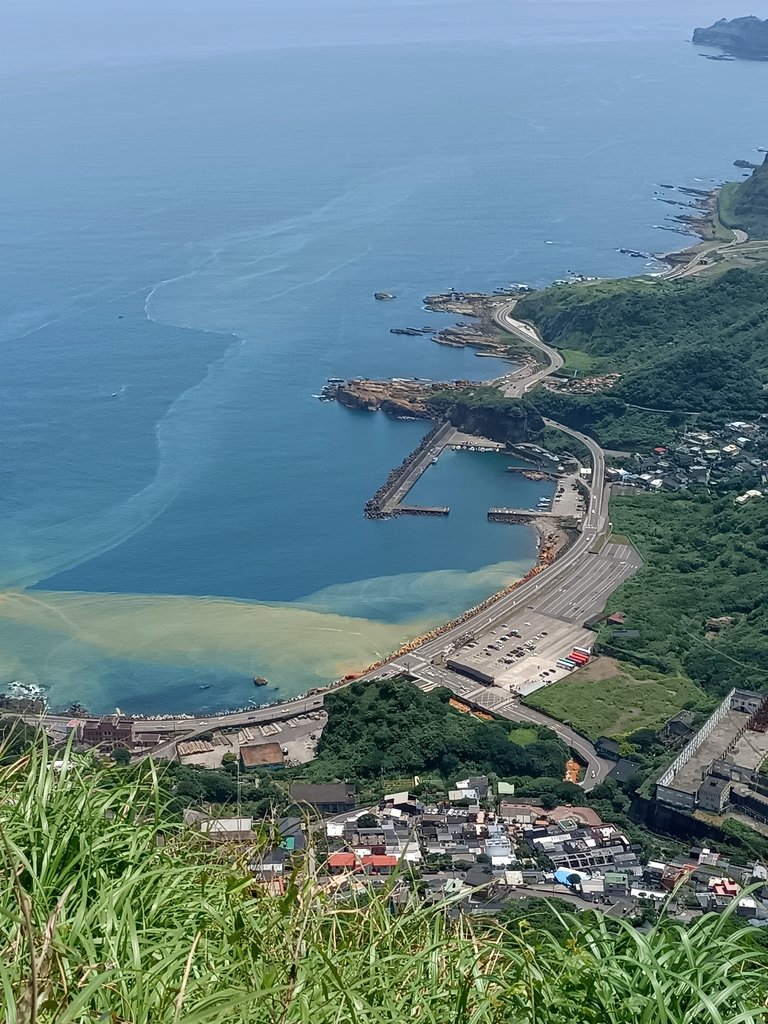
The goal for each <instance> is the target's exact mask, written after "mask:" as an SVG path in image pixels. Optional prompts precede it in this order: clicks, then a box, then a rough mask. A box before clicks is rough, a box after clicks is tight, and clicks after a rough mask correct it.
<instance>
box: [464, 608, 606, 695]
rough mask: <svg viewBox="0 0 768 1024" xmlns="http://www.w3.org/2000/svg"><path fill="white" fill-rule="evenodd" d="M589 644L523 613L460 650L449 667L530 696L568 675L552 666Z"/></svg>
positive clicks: (571, 628) (583, 633)
mask: <svg viewBox="0 0 768 1024" xmlns="http://www.w3.org/2000/svg"><path fill="white" fill-rule="evenodd" d="M594 640H595V634H594V633H592V632H590V631H589V630H587V629H582V628H581V627H580V626H576V625H574V624H572V623H570V622H564V621H563V620H562V619H553V618H550V617H549V616H547V615H542V614H540V613H539V612H535V611H532V610H528V611H526V612H524V613H519V614H517V615H514V616H512V617H510V619H509V621H508V622H503V623H501V624H500V625H499V626H498V627H497V628H496V629H494V630H492V631H491V632H489V633H487V634H484V635H483V637H482V638H478V639H476V640H472V641H470V642H469V643H467V644H465V645H464V646H463V647H462V648H461V649H460V650H459V651H456V652H455V654H454V655H453V656H452V657H451V659H450V660H449V661H448V667H449V668H452V669H453V670H454V671H456V672H459V673H460V674H462V675H466V676H468V677H470V678H474V679H477V680H478V681H479V682H486V683H493V684H495V685H496V686H500V687H502V688H503V689H505V690H509V691H512V692H514V693H519V694H527V693H533V691H534V690H537V689H539V688H540V687H542V686H546V685H547V684H548V683H553V682H555V681H556V680H558V679H562V678H563V677H564V676H566V675H568V669H563V668H557V666H556V664H555V663H556V662H557V661H558V659H560V658H564V657H565V656H566V655H568V654H570V653H571V651H572V650H573V648H574V647H587V648H590V649H591V647H592V645H593V643H594Z"/></svg>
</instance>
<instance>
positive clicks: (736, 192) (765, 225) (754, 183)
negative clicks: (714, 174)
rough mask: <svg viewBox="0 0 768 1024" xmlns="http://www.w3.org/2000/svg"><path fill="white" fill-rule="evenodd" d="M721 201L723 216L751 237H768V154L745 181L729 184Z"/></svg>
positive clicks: (726, 220)
mask: <svg viewBox="0 0 768 1024" xmlns="http://www.w3.org/2000/svg"><path fill="white" fill-rule="evenodd" d="M726 197H727V202H725V201H723V202H721V204H720V219H721V220H722V221H723V223H724V224H726V225H727V226H728V227H730V228H742V229H743V230H744V231H746V232H747V234H748V235H750V237H751V238H768V156H766V158H765V160H764V161H763V163H762V164H761V165H760V167H758V168H756V169H755V170H754V171H753V172H752V174H751V175H750V176H749V177H748V178H747V180H746V181H743V182H739V183H737V184H732V185H729V186H728V190H727V193H726V194H725V195H724V196H723V199H724V200H725V199H726Z"/></svg>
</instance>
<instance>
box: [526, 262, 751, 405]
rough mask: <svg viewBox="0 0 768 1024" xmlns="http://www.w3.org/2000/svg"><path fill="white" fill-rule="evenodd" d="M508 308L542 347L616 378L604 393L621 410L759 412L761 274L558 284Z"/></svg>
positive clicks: (739, 272) (738, 271) (733, 272)
mask: <svg viewBox="0 0 768 1024" xmlns="http://www.w3.org/2000/svg"><path fill="white" fill-rule="evenodd" d="M516 312H517V315H518V316H520V317H521V318H522V319H524V320H529V321H530V322H531V323H533V324H535V325H536V327H537V328H538V329H539V330H540V331H541V334H542V336H543V337H544V339H545V340H546V341H547V342H549V343H550V344H552V345H555V346H557V347H558V348H563V349H575V350H578V351H581V352H585V353H587V355H588V356H590V357H591V358H592V359H593V360H594V361H595V368H596V369H603V370H616V371H618V372H620V373H622V374H623V375H624V377H623V379H622V381H621V382H620V384H619V386H618V387H617V388H615V389H614V390H613V391H612V392H611V393H610V394H611V395H612V396H613V397H615V398H617V399H621V400H623V401H625V402H627V403H628V404H632V405H649V406H651V407H653V408H659V409H674V410H685V411H700V410H703V411H705V412H707V413H711V414H714V415H736V414H739V415H747V414H750V413H752V412H756V411H763V409H764V408H765V396H764V393H763V392H762V391H761V389H760V384H761V383H762V381H763V380H764V379H765V377H766V375H767V374H768V268H765V269H754V270H742V269H734V270H731V271H728V272H727V273H725V274H723V275H721V276H719V277H713V278H705V279H702V280H697V281H681V282H666V283H661V282H649V281H648V280H643V279H632V280H627V281H622V280H620V281H605V282H600V283H599V284H596V285H590V286H584V285H558V286H555V287H552V288H547V289H545V290H544V291H541V292H538V293H535V294H534V295H531V296H529V297H527V298H524V299H522V300H521V301H520V302H519V303H518V305H517V308H516Z"/></svg>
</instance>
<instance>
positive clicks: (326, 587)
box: [0, 0, 768, 711]
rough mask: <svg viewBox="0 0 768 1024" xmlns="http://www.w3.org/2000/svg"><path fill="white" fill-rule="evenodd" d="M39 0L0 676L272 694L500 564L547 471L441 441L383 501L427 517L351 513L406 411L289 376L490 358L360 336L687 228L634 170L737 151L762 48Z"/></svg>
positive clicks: (124, 701) (20, 78)
mask: <svg viewBox="0 0 768 1024" xmlns="http://www.w3.org/2000/svg"><path fill="white" fill-rule="evenodd" d="M35 4H36V5H37V6H38V7H40V9H41V10H42V9H43V8H45V9H46V11H47V13H48V15H50V19H48V20H45V22H44V24H45V26H46V29H45V31H43V32H41V34H40V35H39V36H38V35H36V33H35V31H33V28H34V26H33V24H32V22H31V20H30V19H31V15H30V14H29V9H28V8H25V10H26V14H25V15H24V17H22V16H21V14H19V19H18V22H17V23H16V24H14V25H12V26H11V27H12V28H13V29H14V31H15V36H13V35H12V40H13V41H14V46H13V54H12V56H13V60H11V61H10V62H9V61H6V64H5V66H6V68H7V69H8V70H6V72H5V73H4V74H3V75H2V76H0V126H1V130H2V139H3V167H2V171H1V172H0V174H1V175H2V188H1V189H0V245H1V246H2V250H1V252H2V260H1V261H0V438H2V460H1V461H0V516H1V521H2V538H3V543H2V546H1V547H0V586H2V592H1V593H0V682H2V681H5V680H10V679H15V678H20V679H24V680H29V681H37V682H40V683H42V684H43V685H45V686H46V687H48V688H49V690H50V698H51V701H52V703H53V704H55V705H58V704H63V703H65V702H67V701H70V700H73V699H78V700H80V701H82V702H83V703H84V704H86V705H87V706H88V707H89V708H91V709H92V710H95V711H100V710H108V709H111V708H114V707H115V706H116V705H118V706H119V707H120V708H122V709H123V710H146V711H159V710H162V711H165V710H181V709H200V708H209V707H222V706H234V705H240V704H243V703H245V702H246V701H247V700H249V699H251V698H252V697H253V696H254V690H253V686H252V682H251V678H252V677H253V675H254V674H259V675H264V676H266V677H267V678H268V679H269V680H270V681H271V682H272V683H273V684H274V687H273V688H271V689H270V690H267V691H260V692H259V694H258V696H259V699H270V698H271V697H272V698H273V697H274V696H275V695H276V693H277V692H279V693H280V694H292V693H297V692H301V691H304V690H306V689H308V688H309V687H310V686H313V685H317V684H318V683H320V682H322V681H325V680H328V679H331V678H334V677H335V676H336V675H337V674H339V673H340V672H343V671H348V670H352V669H354V668H359V667H362V666H363V665H365V664H367V663H368V662H370V661H372V660H374V658H375V657H376V656H378V655H379V654H381V653H384V652H385V651H386V650H388V649H391V648H392V647H393V646H395V645H396V644H397V643H398V642H399V641H400V640H401V639H403V638H404V637H406V636H408V635H413V634H414V633H415V632H417V631H418V630H420V629H421V628H423V627H424V626H425V625H427V624H430V623H435V622H437V621H440V620H441V619H443V618H444V617H446V616H449V615H451V614H454V613H456V612H458V611H459V610H460V609H462V608H463V607H465V606H467V605H469V604H472V603H474V602H475V601H477V600H479V599H480V598H482V597H484V596H486V595H487V594H489V593H491V592H493V591H494V590H495V589H497V588H498V587H500V586H502V585H504V584H505V583H506V582H507V581H509V580H511V579H513V578H515V577H516V576H518V575H520V574H522V573H523V572H525V570H526V569H527V568H528V567H529V566H530V565H531V563H532V561H533V559H534V557H535V538H534V536H533V534H532V533H531V532H530V531H528V530H526V529H524V528H514V527H500V526H498V525H494V524H488V523H487V522H486V521H485V513H486V511H487V509H488V507H490V506H491V505H495V504H523V505H524V506H525V507H527V506H528V505H530V504H531V503H532V501H533V500H534V498H536V497H538V496H539V495H540V494H541V493H546V485H543V486H542V485H532V484H530V483H529V482H527V481H524V480H521V479H520V478H515V477H514V476H513V475H511V474H507V473H506V472H505V468H506V465H507V464H508V461H507V460H505V459H503V458H499V457H496V456H489V455H475V456H473V455H471V454H466V453H446V455H445V456H444V457H443V458H442V459H441V460H440V462H439V464H438V465H437V466H434V467H431V468H430V470H429V471H428V472H427V474H426V475H425V477H423V478H422V480H421V481H420V482H419V484H418V485H417V488H416V490H414V492H413V493H412V497H411V498H410V499H409V500H414V501H425V502H427V501H428V502H430V503H438V504H448V505H450V506H451V510H452V511H451V515H450V516H449V517H448V518H447V519H445V520H440V521H437V520H423V519H408V518H402V519H397V520H392V521H387V522H369V521H367V520H366V519H364V518H363V515H362V506H363V503H364V501H365V500H366V498H368V497H369V496H370V495H371V494H372V493H373V491H375V489H376V488H377V487H378V486H379V484H380V483H381V482H382V481H383V479H384V478H385V476H386V474H387V472H388V471H389V469H390V468H392V466H394V465H396V464H397V463H399V462H400V461H401V459H402V458H403V457H404V456H405V455H406V453H407V452H408V451H409V450H410V449H411V448H412V447H413V446H414V445H415V444H416V443H417V442H418V440H419V438H420V437H421V435H422V433H423V432H424V430H425V426H424V424H420V423H415V422H397V421H392V420H389V419H387V418H385V417H384V416H383V415H381V414H378V415H369V414H363V413H353V412H350V411H348V410H345V409H343V408H341V407H339V406H337V405H336V404H330V403H321V402H318V401H317V400H316V399H314V398H313V397H312V395H313V394H314V393H317V392H318V391H319V389H320V387H321V386H322V384H323V383H324V381H325V379H326V377H328V376H340V377H344V376H355V375H368V376H374V377H378V376H411V375H413V376H418V377H430V378H434V379H449V378H472V379H482V378H483V377H487V376H490V375H493V374H495V373H497V372H499V371H500V370H501V369H502V368H503V364H501V363H498V362H495V361H491V360H487V359H479V358H477V357H476V356H474V354H473V353H472V352H470V351H458V350H453V349H445V348H442V347H440V346H437V345H435V344H433V343H431V342H430V341H429V340H428V339H426V338H408V337H400V336H395V335H391V334H389V328H390V327H396V326H399V327H402V326H414V325H415V326H422V325H424V324H427V323H434V324H435V326H441V325H443V324H447V323H450V322H451V319H452V318H450V317H438V316H435V315H433V314H429V313H426V312H424V311H423V309H422V308H421V300H422V297H423V296H424V295H425V294H427V293H429V292H433V291H437V290H442V289H445V288H447V287H451V286H455V287H457V288H462V289H475V288H477V289H492V288H494V287H497V286H499V285H503V284H507V283H510V282H514V281H526V282H529V283H531V284H534V285H543V284H546V283H547V282H549V281H551V280H552V279H553V278H556V277H560V276H563V275H565V274H567V273H568V272H569V271H577V272H580V273H584V274H597V275H604V276H615V275H626V274H631V273H637V272H639V271H645V270H646V268H645V267H644V266H643V265H642V262H640V261H637V260H633V259H630V258H628V257H626V256H623V255H621V254H620V253H619V252H618V251H617V250H618V249H619V248H622V247H625V248H636V249H641V250H648V251H655V252H661V251H667V250H670V249H674V248H679V247H680V245H681V244H685V241H684V240H683V239H681V238H680V237H679V236H678V235H676V234H673V233H671V232H669V231H665V230H661V229H660V228H659V227H658V226H657V225H664V224H665V223H667V222H666V221H665V218H666V217H667V216H668V215H669V214H671V213H674V212H677V211H676V210H675V209H674V208H672V207H668V206H665V205H664V204H661V203H659V202H657V199H656V196H657V195H658V194H659V185H660V183H675V184H680V185H687V186H694V187H701V188H704V187H709V186H710V185H711V184H712V182H714V181H719V180H722V179H724V178H728V177H736V176H738V175H739V173H740V172H738V171H736V170H735V169H734V168H733V166H732V164H733V160H734V159H736V158H739V157H746V158H750V157H751V156H752V155H753V154H754V151H755V149H756V147H758V146H762V145H765V144H766V143H768V133H766V125H765V118H764V96H765V94H766V87H767V82H766V76H768V67H766V65H764V64H759V63H754V64H752V63H748V62H733V63H718V62H713V61H707V60H704V59H702V57H701V56H699V54H698V52H697V48H695V47H693V46H692V45H691V44H690V43H689V42H687V39H688V38H689V37H690V32H691V30H692V28H693V27H694V26H695V25H697V24H705V23H708V22H711V21H712V20H714V19H715V17H719V16H722V15H734V14H737V13H744V12H743V11H741V9H740V8H739V7H738V5H736V4H735V3H733V2H732V0H727V2H726V0H723V2H718V3H716V2H710V0H700V2H696V3H693V2H684V0H683V2H678V3H676V4H674V5H671V4H663V5H662V4H660V3H657V2H655V0H647V2H634V0H623V2H622V0H611V2H601V3H593V2H589V3H581V2H579V0H570V2H568V0H563V2H555V0H552V2H546V0H545V2H537V3H521V2H513V0H509V2H504V0H496V2H478V3H473V2H471V0H454V2H450V0H446V2H442V3H431V2H416V0H411V2H407V0H402V2H400V3H394V2H386V0H372V2H371V3H370V4H355V5H352V4H351V3H348V2H342V0H329V2H328V3H327V4H324V3H323V2H322V0H320V2H315V3H313V4H311V5H309V4H307V3H299V2H295V3H292V4H289V5H288V6H286V5H280V6H278V5H277V4H274V5H273V4H272V3H265V4H264V5H263V7H262V5H257V6H259V8H260V10H261V14H262V15H263V17H262V19H261V21H258V20H257V19H256V18H255V16H254V11H253V5H250V6H249V5H245V4H240V5H238V3H236V2H235V0H227V3H226V4H224V6H223V7H222V8H217V10H218V11H219V14H218V15H217V14H216V12H213V10H212V8H210V9H208V10H206V8H205V5H203V4H198V3H196V4H193V5H192V6H191V7H190V8H189V9H188V13H189V17H187V18H182V17H181V13H180V12H181V11H182V8H181V7H178V6H176V7H174V5H173V4H172V3H171V0H167V2H165V0H163V2H161V3H159V4H155V5H151V6H150V5H148V4H146V6H144V7H143V6H142V3H139V4H137V5H131V8H130V17H129V15H128V14H127V13H126V12H127V11H128V8H127V7H126V8H125V10H123V11H122V15H121V17H124V18H126V19H128V20H126V21H125V23H124V24H122V25H120V24H117V25H114V24H109V23H108V21H105V19H104V11H103V9H101V8H99V7H97V5H95V4H94V5H91V6H89V5H88V4H85V3H83V4H81V5H80V7H81V13H82V22H81V23H80V24H78V23H75V24H74V25H72V24H70V25H69V26H68V27H67V26H64V25H63V24H62V25H60V24H59V22H58V21H57V17H60V14H57V11H56V8H55V6H53V5H52V6H50V7H48V8H46V7H45V4H44V3H43V2H42V0H35ZM77 4H78V0H75V5H76V6H77ZM758 6H759V5H758ZM362 8H365V12H364V11H363V10H362ZM222 12H224V13H225V14H226V17H224V14H223V13H222ZM753 13H756V14H760V13H761V12H760V11H753ZM767 13H768V11H763V12H762V15H763V16H765V14H767ZM164 15H165V17H164ZM6 16H7V15H6ZM115 17H116V18H117V17H118V16H117V14H116V15H115ZM24 18H26V19H27V21H25V20H24ZM142 18H143V20H142ZM238 19H241V20H240V21H238ZM118 20H119V19H118ZM41 24H42V22H41ZM84 25H85V26H87V28H88V31H81V30H82V29H83V26H84ZM142 29H145V31H144V32H142ZM67 31H68V32H69V33H70V35H69V36H67V34H66V33H67ZM36 41H37V43H38V44H39V45H35V43H36ZM661 194H663V192H662V193H661ZM381 289H384V290H388V291H391V292H393V293H395V294H396V295H397V299H396V300H395V301H393V302H390V303H379V302H376V301H375V300H374V299H373V292H374V291H376V290H381ZM209 683H210V684H211V686H210V689H206V690H201V689H200V687H201V686H203V685H207V684H209Z"/></svg>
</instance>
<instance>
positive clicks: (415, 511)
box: [364, 422, 458, 519]
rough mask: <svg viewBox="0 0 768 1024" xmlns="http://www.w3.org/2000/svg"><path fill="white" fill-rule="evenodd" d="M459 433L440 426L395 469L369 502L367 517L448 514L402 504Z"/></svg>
mask: <svg viewBox="0 0 768 1024" xmlns="http://www.w3.org/2000/svg"><path fill="white" fill-rule="evenodd" d="M457 433H458V431H457V430H456V428H455V427H454V426H452V424H450V423H446V422H440V423H437V424H436V425H435V426H434V427H433V428H432V430H430V432H429V433H428V434H427V435H426V437H424V438H422V440H421V441H420V443H419V444H418V445H417V447H416V448H414V450H413V451H412V452H411V454H410V455H408V456H407V457H406V458H405V459H404V460H403V462H402V464H401V465H400V466H398V467H397V468H396V469H393V470H392V472H391V473H390V474H389V476H388V477H387V479H386V480H385V481H384V483H383V484H382V486H381V487H380V488H379V489H378V491H376V493H375V494H374V496H373V497H372V498H371V499H370V500H369V501H367V502H366V503H365V508H364V512H365V515H366V516H367V517H368V518H369V519H388V518H389V517H390V516H393V515H400V514H403V515H448V511H449V510H448V509H445V510H443V509H442V508H441V509H440V510H439V511H435V510H434V509H431V508H429V507H428V506H419V505H410V506H403V504H402V502H403V499H404V498H405V496H406V495H407V494H408V492H409V491H410V489H411V488H412V487H413V485H414V484H415V483H416V481H417V480H419V479H420V478H421V476H422V474H423V473H424V472H426V470H427V468H428V467H429V466H431V465H432V464H433V463H434V462H436V461H437V460H438V458H439V457H440V453H441V452H442V451H443V449H445V448H447V447H449V446H450V445H451V443H452V442H453V440H454V438H455V437H456V435H457ZM409 509H410V511H408V510H409ZM425 509H427V510H426V511H425Z"/></svg>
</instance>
